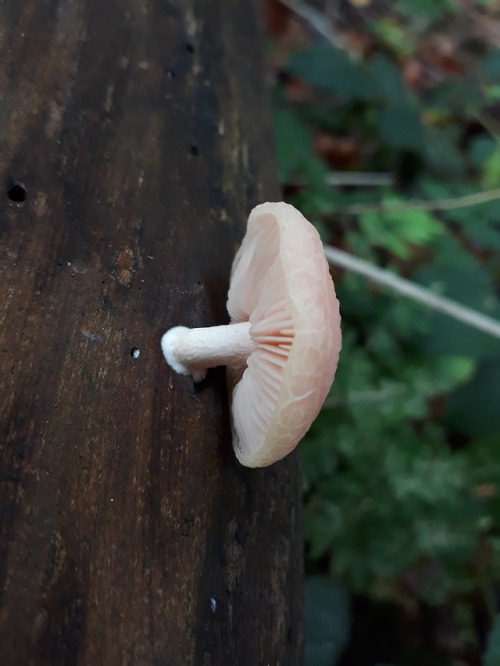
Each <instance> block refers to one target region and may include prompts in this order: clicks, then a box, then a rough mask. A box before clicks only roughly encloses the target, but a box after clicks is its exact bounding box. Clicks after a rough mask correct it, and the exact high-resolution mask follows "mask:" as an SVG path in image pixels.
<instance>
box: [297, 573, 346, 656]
mask: <svg viewBox="0 0 500 666" xmlns="http://www.w3.org/2000/svg"><path fill="white" fill-rule="evenodd" d="M305 601H306V631H305V634H306V635H305V639H306V640H305V644H306V645H305V647H306V650H305V651H306V656H305V664H306V666H335V664H337V663H338V660H339V658H340V656H341V654H342V651H343V650H344V648H345V646H346V644H347V641H348V638H349V632H350V606H349V596H348V594H347V592H346V590H345V588H344V587H342V586H340V585H339V584H337V583H334V582H333V581H331V580H329V579H328V578H320V577H309V578H306V581H305Z"/></svg>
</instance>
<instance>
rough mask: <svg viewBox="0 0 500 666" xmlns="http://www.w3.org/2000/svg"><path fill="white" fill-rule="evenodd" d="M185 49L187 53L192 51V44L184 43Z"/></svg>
mask: <svg viewBox="0 0 500 666" xmlns="http://www.w3.org/2000/svg"><path fill="white" fill-rule="evenodd" d="M186 51H187V52H188V53H194V46H193V45H192V44H186Z"/></svg>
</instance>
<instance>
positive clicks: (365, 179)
mask: <svg viewBox="0 0 500 666" xmlns="http://www.w3.org/2000/svg"><path fill="white" fill-rule="evenodd" d="M325 182H326V184H327V185H332V186H334V187H343V186H349V187H391V186H393V185H394V184H395V182H396V179H395V177H394V174H392V173H383V172H370V171H330V172H329V173H327V174H326V176H325Z"/></svg>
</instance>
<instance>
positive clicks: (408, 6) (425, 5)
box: [399, 0, 453, 21]
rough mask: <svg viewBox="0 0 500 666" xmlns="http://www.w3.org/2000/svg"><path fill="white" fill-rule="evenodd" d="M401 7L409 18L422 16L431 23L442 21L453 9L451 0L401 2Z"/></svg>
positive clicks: (409, 0) (407, 0)
mask: <svg viewBox="0 0 500 666" xmlns="http://www.w3.org/2000/svg"><path fill="white" fill-rule="evenodd" d="M399 5H400V7H401V10H402V11H404V12H405V13H406V14H407V15H408V16H416V17H417V16H421V17H424V18H426V19H428V20H429V21H431V20H433V21H435V20H437V19H440V18H442V17H443V16H444V15H445V14H446V13H448V12H449V11H450V10H452V9H453V5H452V4H451V2H450V1H449V0H418V2H415V0H399Z"/></svg>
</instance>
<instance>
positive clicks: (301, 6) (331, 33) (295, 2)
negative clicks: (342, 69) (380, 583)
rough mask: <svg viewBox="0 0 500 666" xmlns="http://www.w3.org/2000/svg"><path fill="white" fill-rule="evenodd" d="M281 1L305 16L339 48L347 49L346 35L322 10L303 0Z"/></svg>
mask: <svg viewBox="0 0 500 666" xmlns="http://www.w3.org/2000/svg"><path fill="white" fill-rule="evenodd" d="M279 2H281V4H282V5H285V7H288V9H291V10H292V12H294V13H295V14H297V16H300V17H301V18H303V19H304V21H306V22H307V23H308V24H309V25H310V26H311V28H312V29H313V30H314V31H315V32H317V33H318V35H321V36H322V37H325V39H327V40H328V41H329V42H330V43H331V44H333V46H335V47H336V48H337V49H342V50H345V49H346V40H345V38H344V36H343V35H341V34H340V33H339V32H337V31H336V30H335V29H334V27H333V25H332V24H331V22H330V21H328V20H326V19H325V16H324V14H323V13H322V12H320V11H318V10H317V9H315V8H314V7H312V6H311V5H308V4H307V3H306V2H302V1H301V0H279Z"/></svg>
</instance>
